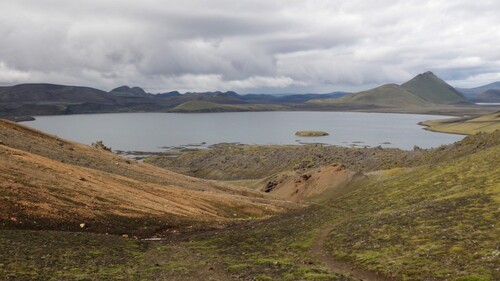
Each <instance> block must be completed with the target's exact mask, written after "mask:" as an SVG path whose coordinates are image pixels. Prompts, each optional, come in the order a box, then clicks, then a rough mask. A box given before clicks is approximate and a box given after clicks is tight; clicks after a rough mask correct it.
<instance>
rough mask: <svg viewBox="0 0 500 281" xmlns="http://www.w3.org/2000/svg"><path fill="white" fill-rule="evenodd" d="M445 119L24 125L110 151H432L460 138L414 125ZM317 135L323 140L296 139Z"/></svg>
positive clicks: (272, 117) (170, 119) (156, 117)
mask: <svg viewBox="0 0 500 281" xmlns="http://www.w3.org/2000/svg"><path fill="white" fill-rule="evenodd" d="M441 118H449V116H434V115H416V114H393V113H359V112H228V113H192V114H190V113H112V114H84V115H58V116H38V117H36V120H35V121H30V122H25V123H24V124H26V125H28V126H30V127H32V128H36V129H39V130H41V131H44V132H47V133H50V134H53V135H57V136H59V137H62V138H65V139H69V140H72V141H76V142H80V143H84V144H91V143H92V142H95V141H97V140H102V141H103V142H104V144H105V145H106V146H110V147H111V148H112V149H113V150H124V151H150V152H158V151H167V150H172V149H174V150H175V147H179V146H187V147H207V146H210V145H213V144H217V143H223V142H227V143H242V144H262V145H268V144H302V143H325V144H331V145H342V146H378V145H381V146H382V147H397V148H402V149H413V146H414V145H417V146H419V147H421V148H430V147H436V146H439V145H442V144H449V143H453V142H455V141H458V140H460V139H462V138H463V136H460V135H451V134H443V133H435V132H430V131H426V130H424V129H423V127H422V126H420V125H418V124H417V123H418V122H421V121H425V120H429V119H441ZM301 130H320V131H325V132H328V133H329V134H330V135H329V136H325V137H312V138H308V137H297V136H295V132H296V131H301Z"/></svg>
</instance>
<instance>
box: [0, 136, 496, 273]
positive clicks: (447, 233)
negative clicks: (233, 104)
mask: <svg viewBox="0 0 500 281" xmlns="http://www.w3.org/2000/svg"><path fill="white" fill-rule="evenodd" d="M0 133H4V131H2V132H0ZM499 134H500V131H496V132H494V133H491V134H478V135H475V136H470V137H467V138H466V139H464V140H463V141H461V142H460V143H458V144H455V145H453V146H443V147H441V148H437V149H435V150H432V151H420V150H417V151H415V152H412V153H414V154H415V155H413V156H411V157H400V158H399V159H397V157H398V155H399V154H397V153H399V152H397V153H394V154H392V153H389V154H387V155H388V156H386V154H384V153H385V152H383V151H384V150H382V151H381V152H379V150H376V149H374V150H370V149H366V150H365V149H352V150H347V149H346V150H345V154H340V155H336V154H332V155H331V156H325V155H322V154H321V151H324V150H322V149H323V148H321V147H320V146H311V147H310V148H308V149H314V150H305V154H304V155H306V156H305V157H309V156H311V154H310V153H311V151H314V152H317V153H313V154H312V155H313V156H312V157H311V158H310V160H308V161H304V158H302V159H300V160H299V161H298V162H292V164H293V165H294V166H295V165H299V166H298V168H299V169H301V168H302V167H306V166H307V165H316V164H317V163H316V162H315V161H319V162H320V163H322V162H321V161H324V163H327V162H328V161H330V160H332V159H335V157H340V158H341V157H346V155H347V156H349V157H348V158H341V159H347V160H351V161H352V163H354V164H351V165H352V166H353V167H360V169H365V170H369V171H371V170H374V169H380V168H381V167H388V168H393V167H398V166H412V168H408V169H398V168H397V169H392V170H389V171H382V172H380V171H379V172H373V173H371V174H368V175H367V176H366V177H358V178H357V179H356V180H354V181H353V182H351V184H350V185H347V186H342V189H341V190H336V192H332V193H330V194H328V196H327V195H325V197H324V198H323V199H322V200H320V201H317V203H315V204H311V205H310V206H309V207H307V208H301V209H295V210H290V211H288V212H286V213H283V214H278V215H276V216H274V217H271V218H268V219H265V220H252V221H241V222H233V223H230V224H229V225H228V226H227V227H226V228H223V229H215V230H205V231H192V232H188V233H182V234H180V233H178V232H177V231H175V230H174V231H170V232H168V233H160V234H158V235H160V236H161V235H163V237H164V239H165V240H162V241H140V240H135V239H133V238H132V236H131V237H129V238H126V237H121V236H116V235H104V234H95V233H83V232H82V233H75V232H57V231H47V230H40V231H32V230H19V229H17V230H15V229H8V227H6V225H5V224H2V225H0V280H352V278H350V277H346V276H342V275H339V274H337V273H335V271H332V270H331V269H330V270H329V268H331V267H329V266H328V264H324V263H323V261H322V260H319V259H317V258H315V257H316V256H317V255H315V254H314V253H311V249H313V248H315V247H313V246H316V247H318V245H317V243H316V242H317V241H318V240H319V239H318V237H319V236H321V235H320V234H324V232H325V231H324V230H325V229H327V230H329V231H328V232H329V233H327V238H326V239H324V242H322V243H324V245H323V247H319V248H326V249H327V250H328V252H329V253H330V254H331V255H332V256H334V257H336V258H337V259H338V260H342V261H346V262H348V263H349V264H350V265H351V267H353V268H363V269H369V270H372V271H376V272H379V273H383V274H384V275H386V276H388V277H392V278H393V279H396V280H457V281H465V280H484V281H487V280H490V281H492V280H500V264H499V260H500V240H499V239H498V237H500V231H499V230H500V225H499V222H500V212H499V209H498V206H499V203H500V184H499V183H500V168H499V167H500V157H499V155H500V144H499V142H500V137H499ZM25 141H26V142H25V143H20V144H18V145H19V146H26V147H31V149H38V147H36V146H34V145H33V143H34V142H35V141H33V140H30V139H27V140H25ZM30 141H31V142H30ZM41 141H43V139H41ZM5 142H14V138H9V139H6V141H5ZM52 145H53V149H54V150H56V149H59V151H61V153H59V155H68V156H66V157H67V158H64V159H67V161H70V160H71V158H70V157H69V155H79V154H75V153H80V152H81V151H80V150H79V149H78V148H77V147H75V146H73V145H71V144H70V143H62V145H59V144H57V143H55V144H52ZM59 146H60V147H62V148H57V147H59ZM69 148H73V150H70V149H69ZM225 149H233V147H229V148H225ZM242 149H243V150H242V151H244V152H245V150H244V149H247V148H242ZM252 149H253V148H252ZM266 149H269V151H267V152H266V153H270V154H266V157H268V158H267V159H268V160H266V161H269V163H270V164H266V165H271V164H272V163H276V162H275V161H277V160H276V159H274V158H273V157H275V158H277V159H283V158H279V157H281V156H279V155H278V156H277V154H279V153H290V151H288V150H286V149H289V148H286V149H285V150H283V151H284V152H283V151H279V150H278V151H277V152H273V150H272V149H270V148H266ZM291 149H296V148H295V147H293V148H291ZM316 149H317V150H316ZM63 150H64V151H66V150H67V151H68V152H64V153H63V152H62V151H63ZM291 151H292V152H293V150H291ZM339 151H343V150H339ZM237 152H238V151H237ZM250 152H251V153H255V151H252V150H251V151H250ZM369 152H370V153H371V154H370V153H369ZM16 153H17V152H16ZM50 153H55V152H51V151H50V149H47V151H39V152H38V154H47V155H50ZM65 153H66V154H65ZM89 153H94V152H93V151H91V150H89ZM238 153H239V152H238ZM238 153H235V154H234V155H237V154H238ZM245 153H246V152H245ZM273 153H274V154H273ZM377 153H380V155H378V154H377ZM240 154H241V153H240ZM16 155H17V157H18V158H19V159H21V158H22V157H20V156H22V155H21V154H19V153H17V154H16ZM99 155H101V154H97V153H96V154H94V155H93V157H95V158H96V159H97V158H98V156H99ZM258 155H260V154H258ZM269 155H270V156H269ZM297 155H301V154H300V152H299V154H297ZM370 155H372V156H370ZM377 155H378V156H377ZM399 156H401V155H399ZM403 156H404V155H403ZM55 157H56V156H54V158H55ZM61 157H62V156H61ZM113 157H114V156H113ZM259 157H260V156H259ZM329 157H331V158H329ZM370 157H371V158H370ZM9 159H10V158H9ZM12 159H14V158H12ZM12 159H11V160H12ZM113 159H114V158H113ZM212 159H216V158H212ZM241 159H245V158H244V157H243V158H239V159H238V161H240V160H241ZM246 159H248V158H246ZM258 159H260V158H258ZM363 159H364V160H363ZM229 160H230V159H227V160H225V161H229ZM12 161H13V160H12ZM12 161H10V160H9V161H8V162H5V163H4V165H2V167H7V165H10V163H12ZM71 161H73V162H74V164H73V165H72V168H71V169H77V168H78V169H80V168H79V167H81V166H82V165H83V164H82V163H81V162H80V161H79V160H75V159H73V160H71ZM96 161H97V160H96ZM112 161H113V160H111V159H108V160H106V161H103V160H101V161H100V162H98V164H99V165H102V167H103V169H105V170H108V171H109V173H111V174H114V175H115V176H117V175H120V174H121V173H122V171H123V173H126V171H127V169H129V170H131V171H135V173H136V174H137V176H136V177H137V179H140V178H139V177H141V176H140V173H139V172H140V171H144V172H147V169H146V168H147V167H146V166H140V167H137V168H134V169H131V168H126V167H127V166H128V165H131V164H129V163H126V162H124V163H118V162H116V163H118V164H116V163H114V162H112ZM210 161H213V160H210ZM241 161H243V160H241ZM253 161H255V160H253ZM259 161H261V162H257V163H261V165H264V164H262V163H267V162H264V161H262V160H259ZM371 161H373V162H371ZM242 163H243V162H242ZM250 163H253V162H250ZM35 164H36V163H35ZM38 164H39V165H41V164H43V163H38ZM112 164H114V166H117V167H113V165H112ZM51 165H52V164H51ZM133 165H139V164H137V163H134V164H133ZM252 165H254V164H252ZM257 166H258V165H257ZM264 166H265V165H264ZM41 167H43V166H41ZM249 168H250V167H246V168H245V167H240V166H235V167H234V168H233V169H234V170H232V173H235V174H236V173H237V172H238V169H241V170H246V169H249ZM280 168H284V166H283V167H280ZM33 169H35V168H33ZM151 169H156V168H153V167H151ZM241 170H240V171H241ZM19 171H21V167H20V166H18V167H15V169H11V170H5V171H4V172H2V173H1V174H0V175H4V176H5V175H15V173H18V172H19ZM259 171H260V170H259ZM164 176H165V175H164ZM61 177H62V176H61ZM86 178H90V177H89V176H86ZM146 178H151V179H150V180H146V181H147V182H149V183H152V182H155V181H157V180H155V179H154V175H153V174H149V176H147V177H146ZM9 179H10V178H9ZM74 180H75V182H80V181H81V180H80V179H78V178H76V179H74ZM165 180H172V179H170V176H165ZM179 180H180V179H179ZM191 180H192V181H193V182H196V181H198V180H196V179H191ZM6 182H7V181H6ZM7 183H8V184H9V185H10V184H11V183H10V182H7ZM239 183H240V184H242V185H250V186H251V185H253V183H254V182H253V181H240V182H239ZM1 184H3V182H0V185H1ZM207 184H210V185H211V187H213V188H216V187H218V186H219V185H217V184H214V183H208V182H207ZM36 186H37V185H33V186H31V188H32V189H35V188H36ZM220 187H221V188H222V187H223V186H220ZM9 188H12V187H9ZM188 188H189V186H186V190H187V189H188ZM231 190H234V191H236V189H231ZM11 191H12V189H8V188H5V189H0V199H5V198H7V197H6V195H9V193H8V192H11ZM214 192H215V191H214ZM47 194H49V193H47ZM9 196H10V195H9ZM205 197H206V196H205ZM40 198H41V197H40ZM252 200H259V198H254V199H252ZM2 207H5V205H4V204H2V205H0V209H1V208H2ZM216 207H217V206H216ZM219 207H220V210H221V211H223V212H225V213H227V214H231V213H233V210H234V211H235V209H232V208H233V207H230V206H229V207H228V206H219ZM61 215H64V212H61ZM6 218H7V219H10V220H12V218H9V217H6ZM14 219H15V220H16V223H17V222H19V220H18V219H19V218H14ZM34 223H35V222H34ZM36 223H39V221H36ZM124 223H130V222H124ZM148 223H151V225H154V221H151V222H148ZM158 223H160V224H163V222H161V221H158ZM32 227H33V226H32ZM81 231H85V230H81ZM323 237H324V236H323ZM320 246H321V245H320ZM358 279H359V278H358Z"/></svg>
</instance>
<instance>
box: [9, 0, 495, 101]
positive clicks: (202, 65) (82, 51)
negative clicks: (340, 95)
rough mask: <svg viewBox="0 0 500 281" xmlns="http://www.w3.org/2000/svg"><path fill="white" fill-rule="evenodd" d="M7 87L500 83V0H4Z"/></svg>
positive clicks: (272, 88) (248, 88)
mask: <svg viewBox="0 0 500 281" xmlns="http://www.w3.org/2000/svg"><path fill="white" fill-rule="evenodd" d="M0 6H1V13H0V40H1V41H0V84H2V85H12V84H19V83H27V82H50V83H58V84H72V85H85V86H92V87H97V88H101V89H104V90H110V89H112V88H114V87H117V86H121V85H124V84H126V85H130V86H141V87H143V88H145V89H146V90H147V91H149V92H152V93H157V92H165V91H170V90H180V91H208V90H235V91H237V92H239V93H249V92H253V93H260V92H331V91H337V90H347V91H356V90H363V89H368V88H370V87H372V86H375V85H379V84H382V83H402V82H404V81H405V80H408V79H410V78H411V77H413V76H415V75H416V74H418V73H421V72H425V71H427V70H431V71H433V72H434V73H435V74H437V75H438V76H440V77H441V78H443V79H445V80H446V81H447V82H449V83H451V84H452V85H453V86H459V87H473V86H479V85H481V84H485V83H489V82H494V81H500V1H498V0H478V1H474V0H462V1H461V0H447V1H443V0H431V1H425V0H415V1H413V0H405V1H395V0H377V1H366V0H345V1H343V0H339V1H335V0H330V1H280V0H272V1H271V0H252V1H243V0H227V1H226V0H210V1H207V0H198V1H196V0H182V1H160V0H140V1H127V0H81V1H68V0H64V1H59V0H43V1H41V0H1V5H0Z"/></svg>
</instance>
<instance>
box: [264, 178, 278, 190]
mask: <svg viewBox="0 0 500 281" xmlns="http://www.w3.org/2000/svg"><path fill="white" fill-rule="evenodd" d="M277 185H278V183H277V182H276V181H275V180H272V181H269V182H267V184H266V187H265V188H264V192H266V193H269V192H271V191H273V189H275V188H276V186H277Z"/></svg>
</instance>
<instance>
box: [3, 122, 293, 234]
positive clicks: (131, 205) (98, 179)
mask: <svg viewBox="0 0 500 281" xmlns="http://www.w3.org/2000/svg"><path fill="white" fill-rule="evenodd" d="M0 194H1V195H2V196H1V197H0V200H1V203H0V225H1V226H2V228H4V229H5V228H14V229H25V228H27V229H45V230H47V229H53V230H71V231H90V232H101V233H117V234H121V233H127V234H135V235H151V234H154V233H157V232H161V231H168V230H171V229H183V228H186V227H194V228H196V227H210V226H214V225H218V224H220V223H224V222H228V221H232V220H239V219H242V218H253V217H260V216H266V215H269V214H273V213H275V212H278V211H280V210H283V208H284V207H285V205H287V204H285V203H283V202H281V203H280V202H279V201H276V200H273V199H270V198H268V197H267V196H266V195H265V194H263V193H260V192H256V191H252V190H248V189H244V188H241V187H237V186H232V185H228V184H222V183H217V182H213V181H207V180H201V179H196V178H191V177H187V176H183V175H180V174H176V173H173V172H169V171H167V170H163V169H160V168H156V167H154V166H151V165H148V164H144V163H139V162H136V161H133V160H128V159H126V158H122V157H119V156H117V155H115V154H112V153H110V152H107V151H105V150H102V149H97V148H93V147H88V146H84V145H81V144H77V143H72V142H69V141H66V140H62V139H59V138H57V137H54V136H50V135H47V134H44V133H42V132H39V131H36V130H33V129H30V128H27V127H24V126H20V125H18V124H15V123H11V122H9V121H3V120H0ZM81 224H83V225H81Z"/></svg>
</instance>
